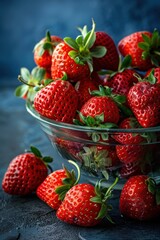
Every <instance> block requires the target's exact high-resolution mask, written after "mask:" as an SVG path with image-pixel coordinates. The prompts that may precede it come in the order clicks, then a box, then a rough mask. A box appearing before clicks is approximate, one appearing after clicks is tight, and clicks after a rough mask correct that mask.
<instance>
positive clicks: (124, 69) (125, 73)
mask: <svg viewBox="0 0 160 240" xmlns="http://www.w3.org/2000/svg"><path fill="white" fill-rule="evenodd" d="M131 61H132V59H131V56H130V55H127V56H125V58H124V59H123V61H121V59H120V62H119V66H118V70H117V71H106V77H105V79H104V84H103V85H104V86H109V87H110V88H112V92H113V93H116V94H121V95H125V96H127V93H128V92H129V89H130V88H131V87H132V86H133V85H134V84H135V83H137V82H138V78H137V77H136V76H135V75H137V73H136V71H135V70H133V69H130V65H131Z"/></svg>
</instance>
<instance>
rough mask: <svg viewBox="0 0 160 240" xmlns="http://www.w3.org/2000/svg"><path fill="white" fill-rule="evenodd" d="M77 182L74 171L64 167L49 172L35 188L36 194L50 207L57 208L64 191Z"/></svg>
mask: <svg viewBox="0 0 160 240" xmlns="http://www.w3.org/2000/svg"><path fill="white" fill-rule="evenodd" d="M77 182H78V179H77V181H76V177H75V174H74V171H72V172H70V171H68V170H67V169H66V168H64V169H59V170H56V171H54V172H52V173H50V174H49V175H48V176H47V178H46V179H45V180H44V181H43V182H42V183H41V185H40V186H39V187H38V188H37V191H36V193H37V196H38V197H39V198H40V199H41V200H42V201H44V202H45V203H47V204H48V205H49V206H50V207H51V208H53V209H55V210H57V209H58V208H59V206H60V204H61V203H62V201H63V199H64V197H65V194H66V192H67V191H68V190H69V189H70V188H71V187H72V186H73V185H74V184H76V183H77Z"/></svg>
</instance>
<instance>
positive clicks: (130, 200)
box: [120, 175, 160, 220]
mask: <svg viewBox="0 0 160 240" xmlns="http://www.w3.org/2000/svg"><path fill="white" fill-rule="evenodd" d="M147 179H148V176H146V175H137V176H133V177H131V178H130V179H128V180H127V182H126V183H125V185H124V187H123V189H122V191H121V195H120V212H121V213H122V215H124V216H126V217H129V218H133V219H138V220H149V219H152V218H155V217H158V216H159V215H160V205H156V200H155V196H154V195H153V194H152V193H151V192H149V190H148V186H147V183H146V180H147Z"/></svg>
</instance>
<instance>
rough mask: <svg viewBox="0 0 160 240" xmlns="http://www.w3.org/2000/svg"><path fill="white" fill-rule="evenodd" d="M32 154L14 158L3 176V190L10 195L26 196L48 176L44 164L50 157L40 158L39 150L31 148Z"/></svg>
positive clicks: (28, 153)
mask: <svg viewBox="0 0 160 240" xmlns="http://www.w3.org/2000/svg"><path fill="white" fill-rule="evenodd" d="M31 151H32V152H27V153H23V154H20V155H18V156H16V157H15V158H14V159H13V160H12V161H11V163H10V164H9V167H8V169H7V171H6V173H5V175H4V178H3V181H2V188H3V190H4V191H5V192H6V193H8V194H12V195H27V194H30V193H32V192H34V191H36V189H37V187H38V186H39V185H40V184H41V183H42V182H43V181H44V179H45V178H46V177H47V175H48V170H47V167H46V162H50V161H52V159H51V158H50V157H42V155H41V153H40V152H39V150H38V149H37V148H35V147H31Z"/></svg>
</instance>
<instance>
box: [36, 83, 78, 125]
mask: <svg viewBox="0 0 160 240" xmlns="http://www.w3.org/2000/svg"><path fill="white" fill-rule="evenodd" d="M77 106H78V94H77V92H76V90H75V88H74V87H73V86H72V85H71V83H70V82H68V81H65V80H57V81H53V82H51V83H50V84H48V85H47V86H46V87H44V88H42V89H41V90H40V91H38V92H37V94H36V96H35V98H34V107H35V109H36V111H37V112H39V113H40V114H41V115H42V116H44V117H47V118H51V119H53V120H55V121H59V122H65V123H72V122H73V118H74V116H75V114H76V110H77Z"/></svg>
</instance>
